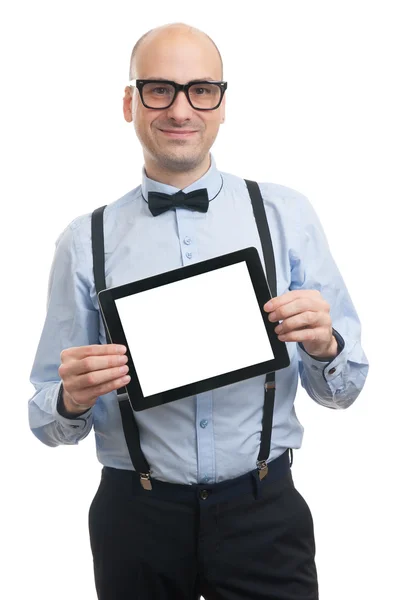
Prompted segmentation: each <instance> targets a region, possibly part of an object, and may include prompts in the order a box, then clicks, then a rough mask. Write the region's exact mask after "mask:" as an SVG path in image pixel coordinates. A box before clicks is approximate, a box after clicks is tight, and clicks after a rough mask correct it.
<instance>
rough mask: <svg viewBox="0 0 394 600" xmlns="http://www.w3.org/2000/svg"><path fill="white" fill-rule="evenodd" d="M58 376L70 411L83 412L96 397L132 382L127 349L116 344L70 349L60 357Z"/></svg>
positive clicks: (91, 404) (93, 402)
mask: <svg viewBox="0 0 394 600" xmlns="http://www.w3.org/2000/svg"><path fill="white" fill-rule="evenodd" d="M60 360H61V365H60V367H59V376H60V378H61V379H62V382H63V401H64V406H65V408H66V411H67V412H70V413H74V414H77V413H82V412H85V411H86V410H87V409H88V408H90V407H91V406H93V405H94V404H95V402H96V400H97V398H98V397H99V396H101V395H103V394H108V392H112V391H114V390H117V389H119V388H121V387H123V386H124V385H126V384H127V383H128V382H129V381H130V377H129V375H126V373H127V372H128V370H129V367H128V366H127V365H126V363H127V360H128V358H127V355H126V348H125V347H124V346H117V345H116V344H103V345H94V346H80V347H76V348H67V349H66V350H63V351H62V353H61V355H60Z"/></svg>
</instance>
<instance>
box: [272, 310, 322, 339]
mask: <svg viewBox="0 0 394 600" xmlns="http://www.w3.org/2000/svg"><path fill="white" fill-rule="evenodd" d="M329 325H331V318H330V315H329V314H328V313H322V312H314V311H311V310H308V311H306V312H303V313H300V314H299V315H296V316H294V317H289V318H287V319H285V320H284V321H282V323H281V324H280V325H277V326H276V327H275V332H276V333H278V334H283V333H289V332H290V331H295V330H296V329H303V328H305V327H328V326H329Z"/></svg>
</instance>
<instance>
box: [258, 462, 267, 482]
mask: <svg viewBox="0 0 394 600" xmlns="http://www.w3.org/2000/svg"><path fill="white" fill-rule="evenodd" d="M256 465H257V469H258V471H259V479H260V481H261V480H262V479H264V477H265V476H266V475H267V473H268V465H267V462H266V461H265V460H258V461H257V462H256Z"/></svg>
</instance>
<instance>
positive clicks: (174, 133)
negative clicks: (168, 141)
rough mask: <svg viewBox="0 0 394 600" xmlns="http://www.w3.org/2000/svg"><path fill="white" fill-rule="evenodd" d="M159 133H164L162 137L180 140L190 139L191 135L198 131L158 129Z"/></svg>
mask: <svg viewBox="0 0 394 600" xmlns="http://www.w3.org/2000/svg"><path fill="white" fill-rule="evenodd" d="M159 131H161V133H164V135H165V136H167V137H169V138H175V139H182V140H183V139H186V138H189V137H192V136H193V135H195V134H196V133H198V131H196V130H192V129H182V130H181V131H180V130H179V129H178V130H177V129H159Z"/></svg>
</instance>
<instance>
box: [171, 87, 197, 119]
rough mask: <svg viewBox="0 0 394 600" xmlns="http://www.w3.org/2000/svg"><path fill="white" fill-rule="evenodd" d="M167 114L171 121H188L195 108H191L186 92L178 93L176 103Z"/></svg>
mask: <svg viewBox="0 0 394 600" xmlns="http://www.w3.org/2000/svg"><path fill="white" fill-rule="evenodd" d="M167 114H168V116H169V118H170V119H173V120H175V121H180V122H182V121H186V119H190V117H191V116H192V114H193V108H192V106H190V104H189V101H188V99H187V98H186V94H185V92H178V95H177V97H176V98H175V101H174V103H173V104H172V105H171V106H170V107H169V108H168V109H167Z"/></svg>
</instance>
